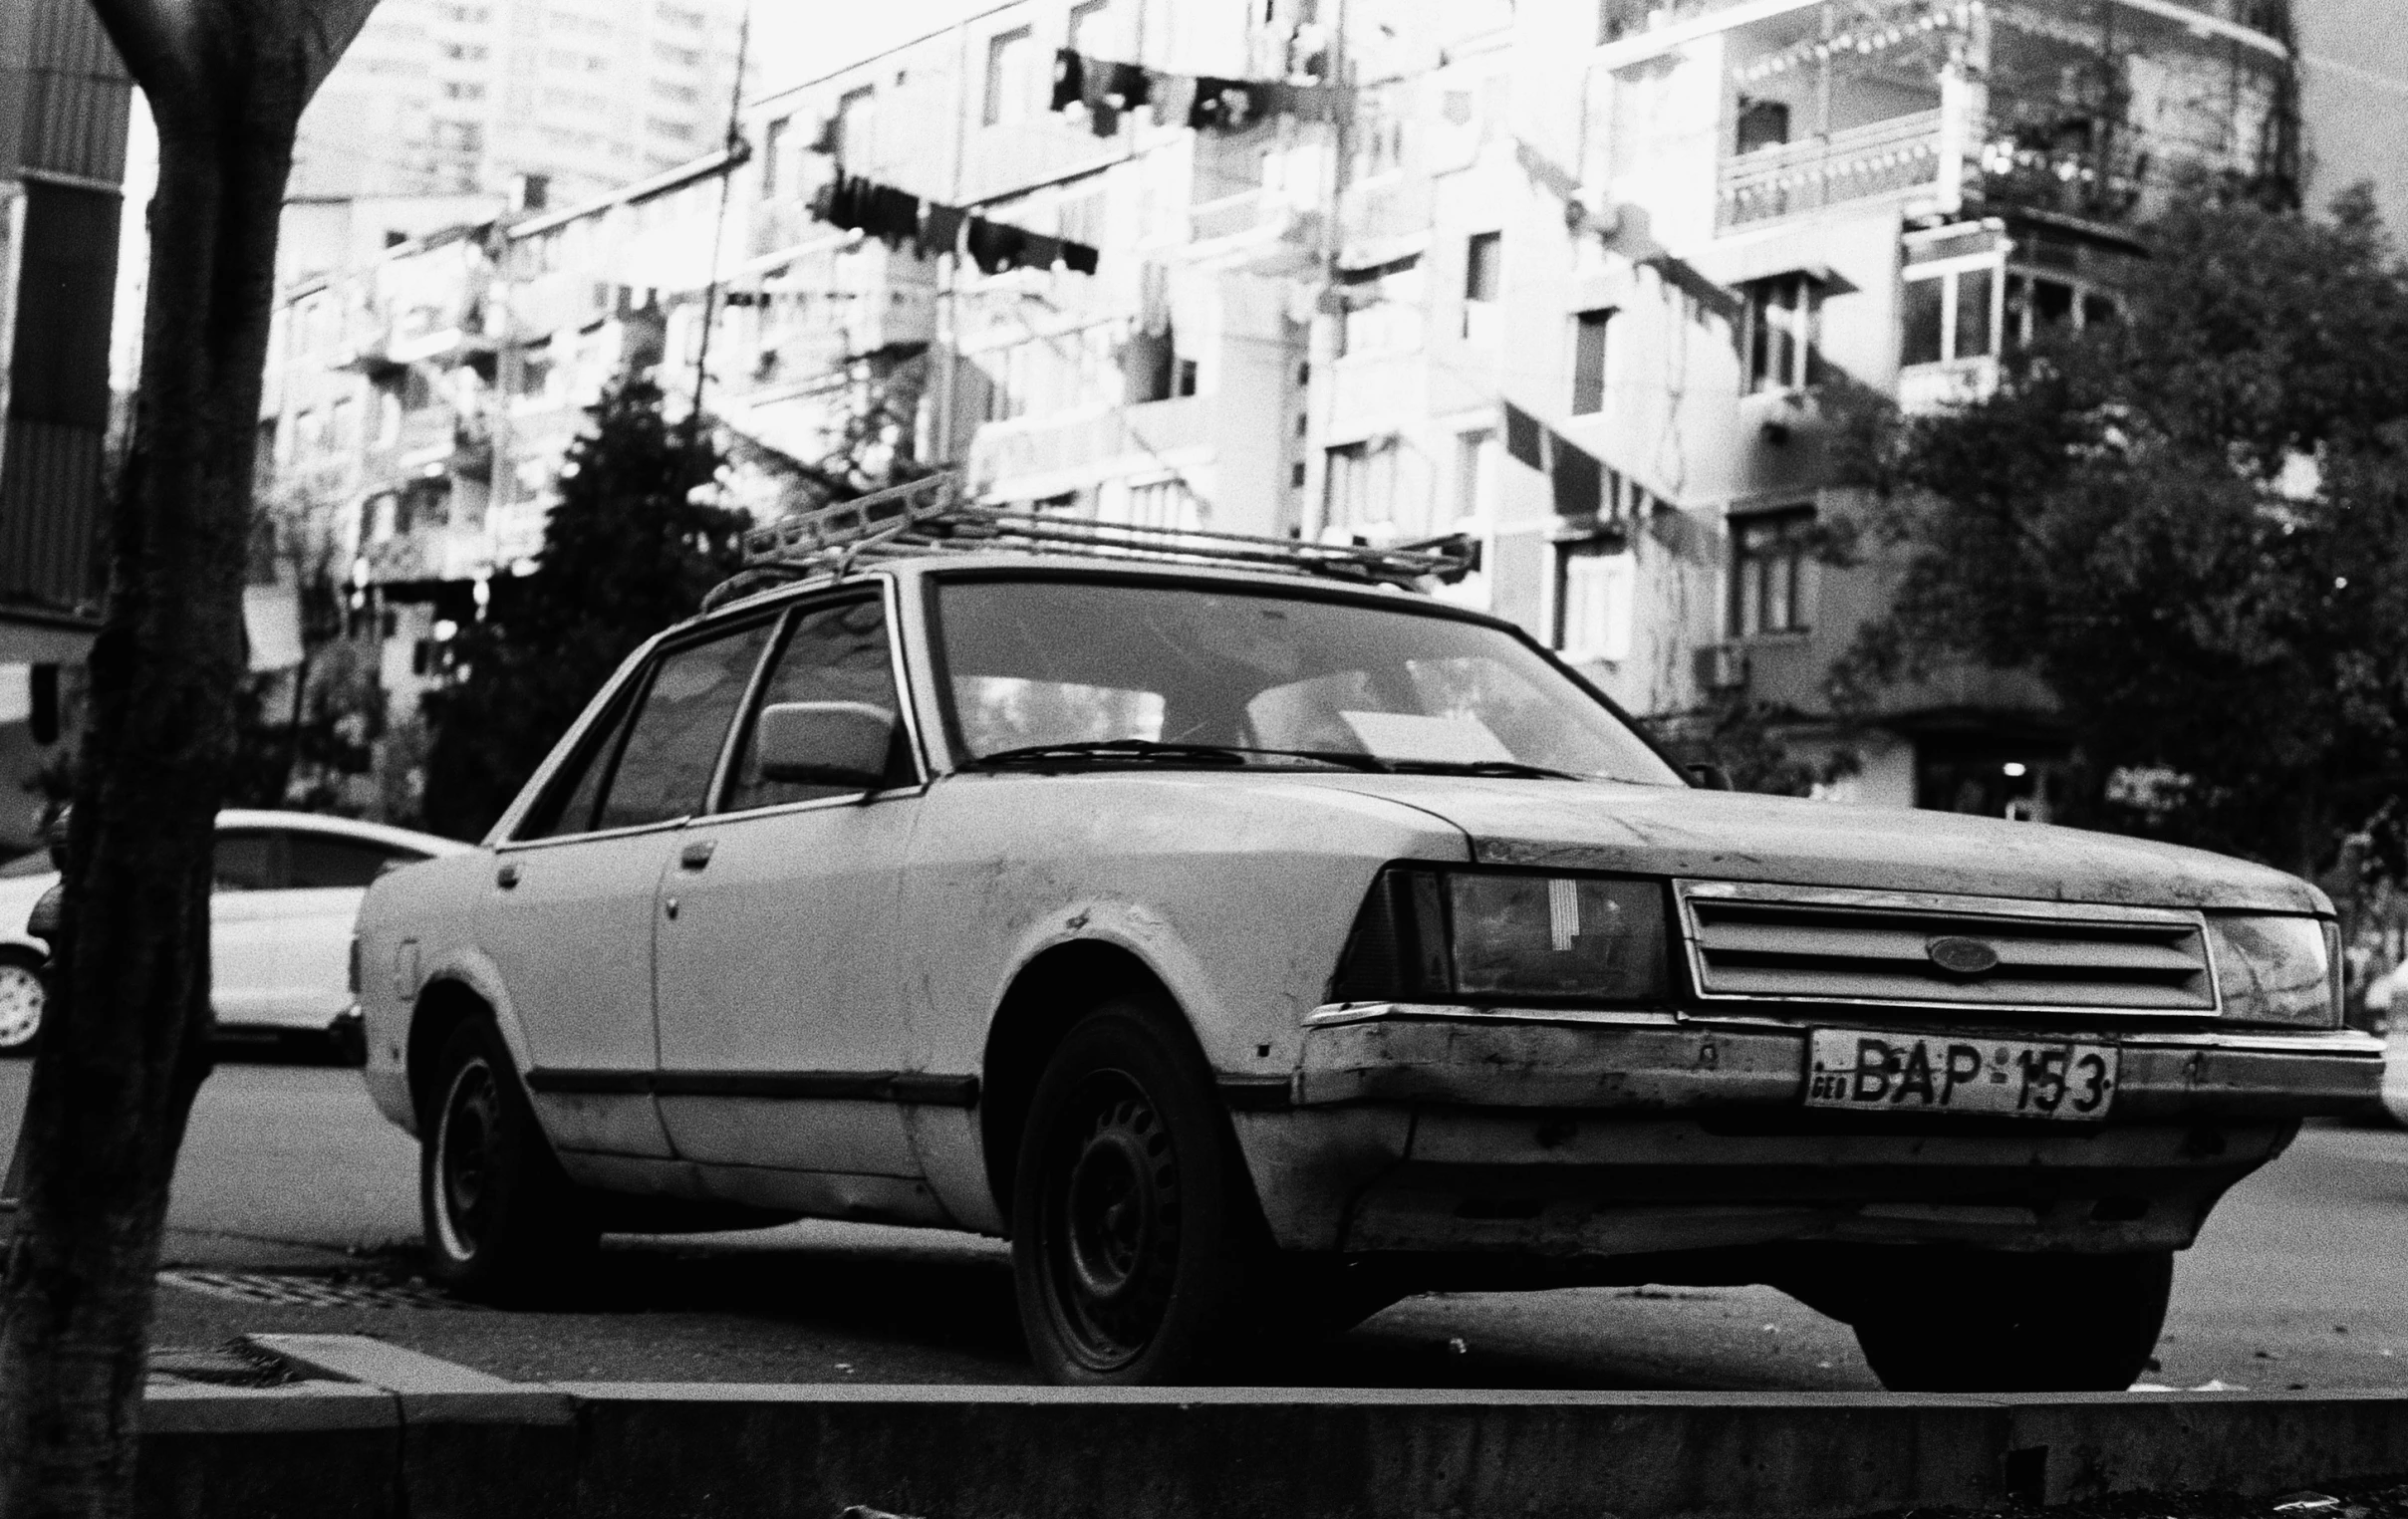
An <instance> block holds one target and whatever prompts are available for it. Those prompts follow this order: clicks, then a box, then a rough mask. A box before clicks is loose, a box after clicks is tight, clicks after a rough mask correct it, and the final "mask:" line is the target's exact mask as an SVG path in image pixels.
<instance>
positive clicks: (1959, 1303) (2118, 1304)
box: [1852, 1250, 2174, 1392]
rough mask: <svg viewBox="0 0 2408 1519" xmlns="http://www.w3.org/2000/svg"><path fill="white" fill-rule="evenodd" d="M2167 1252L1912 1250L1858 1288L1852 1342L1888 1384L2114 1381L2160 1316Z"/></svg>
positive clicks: (2008, 1386)
mask: <svg viewBox="0 0 2408 1519" xmlns="http://www.w3.org/2000/svg"><path fill="white" fill-rule="evenodd" d="M2173 1288H2174V1255H2173V1252H2171V1251H2166V1250H2157V1251H2148V1252H2143V1253H2139V1254H2130V1255H2030V1254H2021V1255H2018V1254H2009V1253H2007V1252H1999V1251H1965V1252H1949V1253H1947V1254H1942V1253H1940V1252H1936V1251H1935V1252H1933V1253H1931V1254H1930V1255H1928V1256H1926V1255H1922V1254H1920V1253H1919V1254H1918V1256H1917V1259H1916V1262H1915V1264H1914V1265H1913V1266H1911V1267H1910V1269H1909V1271H1908V1272H1902V1273H1900V1274H1899V1277H1898V1278H1893V1279H1892V1281H1891V1282H1889V1283H1885V1284H1884V1285H1883V1287H1882V1288H1881V1289H1878V1290H1876V1291H1874V1292H1872V1293H1869V1294H1868V1297H1869V1298H1870V1301H1862V1300H1860V1302H1861V1306H1859V1307H1858V1309H1857V1311H1856V1312H1855V1314H1854V1315H1853V1316H1852V1317H1853V1318H1854V1320H1855V1327H1856V1343H1857V1344H1858V1345H1860V1346H1862V1347H1863V1349H1864V1355H1865V1360H1866V1361H1867V1362H1868V1363H1870V1364H1871V1366H1872V1368H1873V1371H1874V1374H1875V1375H1877V1376H1878V1377H1880V1378H1881V1385H1882V1386H1883V1387H1885V1388H1888V1389H1890V1390H1891V1391H1892V1392H2122V1391H2123V1390H2124V1389H2126V1388H2128V1387H2130V1386H2131V1385H2132V1384H2133V1383H2134V1382H2135V1381H2136V1380H2138V1379H2139V1377H2140V1375H2141V1373H2142V1372H2143V1371H2145V1370H2146V1369H2147V1367H2148V1364H2149V1355H2150V1353H2151V1352H2152V1351H2154V1350H2155V1349H2156V1348H2157V1335H2158V1331H2159V1330H2160V1329H2162V1328H2163V1327H2164V1326H2165V1320H2166V1302H2167V1299H2168V1298H2169V1297H2170V1296H2171V1295H2172V1293H2173Z"/></svg>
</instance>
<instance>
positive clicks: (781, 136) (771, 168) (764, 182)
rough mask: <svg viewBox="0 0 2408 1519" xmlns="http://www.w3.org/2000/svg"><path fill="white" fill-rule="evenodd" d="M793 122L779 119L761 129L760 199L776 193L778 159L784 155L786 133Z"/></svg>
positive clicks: (788, 119)
mask: <svg viewBox="0 0 2408 1519" xmlns="http://www.w3.org/2000/svg"><path fill="white" fill-rule="evenodd" d="M793 125H794V124H793V120H792V118H789V117H779V118H778V119H777V120H776V121H774V122H772V123H770V124H769V125H768V126H767V127H762V128H761V198H762V199H763V200H767V199H768V198H769V197H770V196H772V195H775V194H776V193H777V170H778V159H780V158H782V157H784V156H785V153H786V131H787V128H788V127H792V126H793Z"/></svg>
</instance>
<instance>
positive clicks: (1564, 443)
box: [1502, 400, 1655, 520]
mask: <svg viewBox="0 0 2408 1519" xmlns="http://www.w3.org/2000/svg"><path fill="white" fill-rule="evenodd" d="M1502 405H1503V408H1504V433H1505V457H1507V458H1509V459H1512V460H1514V461H1515V462H1516V463H1521V464H1527V465H1529V466H1530V467H1531V468H1532V469H1535V470H1537V471H1539V472H1540V473H1541V474H1543V475H1545V476H1546V477H1547V484H1548V486H1549V488H1550V489H1551V491H1552V493H1553V495H1554V498H1555V515H1557V516H1558V517H1585V518H1596V519H1600V520H1603V519H1619V518H1622V517H1625V516H1629V515H1636V514H1638V513H1639V512H1640V510H1641V508H1642V507H1643V506H1645V504H1646V503H1648V502H1649V501H1652V500H1654V499H1655V498H1654V497H1653V496H1651V495H1650V494H1649V493H1648V491H1647V488H1646V487H1645V486H1643V485H1641V484H1640V483H1639V482H1638V481H1636V480H1632V479H1630V478H1628V477H1626V476H1625V475H1623V474H1622V473H1621V471H1619V470H1616V469H1614V468H1612V467H1610V466H1609V465H1607V464H1606V462H1605V461H1604V460H1603V459H1600V458H1598V457H1597V456H1596V455H1595V454H1593V453H1591V452H1589V451H1588V450H1587V449H1585V448H1583V447H1581V446H1580V445H1579V444H1578V443H1575V442H1573V441H1572V440H1571V439H1570V438H1567V437H1565V436H1564V435H1563V434H1562V433H1560V432H1557V431H1556V430H1555V429H1554V428H1552V427H1550V426H1548V425H1547V424H1546V423H1544V422H1542V421H1540V420H1539V419H1538V418H1537V417H1535V416H1533V415H1531V414H1530V413H1529V412H1527V411H1524V410H1523V409H1522V408H1521V407H1519V406H1517V405H1515V404H1513V402H1511V401H1509V400H1508V401H1505V402H1502Z"/></svg>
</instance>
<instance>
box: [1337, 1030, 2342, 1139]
mask: <svg viewBox="0 0 2408 1519" xmlns="http://www.w3.org/2000/svg"><path fill="white" fill-rule="evenodd" d="M1830 1021H1831V1022H1834V1023H1848V1024H1861V1022H1862V1019H1861V1017H1859V1018H1857V1019H1853V1020H1851V1019H1845V1018H1835V1019H1832V1020H1830ZM1965 1032H1968V1033H1979V1034H1986V1035H1998V1036H2000V1037H2004V1038H2011V1039H2041V1038H2046V1037H2048V1035H2047V1033H2046V1032H2044V1031H2039V1030H2034V1029H2030V1028H2022V1029H2010V1028H1979V1029H1967V1030H1965ZM2079 1037H2080V1038H2082V1039H2083V1040H2084V1041H2086V1042H2089V1043H2111V1044H2114V1045H2116V1046H2118V1047H2119V1049H2120V1052H2121V1053H2120V1062H2121V1071H2120V1074H2119V1077H2118V1081H2117V1091H2116V1097H2115V1105H2114V1109H2113V1113H2112V1117H2113V1120H2114V1122H2116V1123H2118V1124H2122V1123H2127V1122H2136V1121H2167V1120H2189V1119H2204V1118H2215V1119H2267V1118H2308V1117H2313V1116H2316V1115H2321V1114H2342V1113H2348V1112H2351V1111H2353V1110H2355V1109H2358V1108H2361V1107H2363V1106H2364V1105H2365V1104H2366V1103H2367V1102H2369V1101H2371V1100H2372V1099H2373V1098H2374V1097H2375V1096H2376V1094H2377V1093H2378V1091H2379V1090H2380V1089H2381V1086H2382V1080H2383V1046H2382V1043H2381V1041H2379V1040H2376V1039H2374V1038H2372V1037H2370V1036H2368V1035H2366V1034H2362V1033H2359V1032H2358V1031H2357V1030H2355V1029H2334V1030H2330V1031H2320V1032H2314V1033H2298V1034H2291V1033H2259V1032H2245V1031H2217V1032H2213V1033H2155V1032H2142V1033H2114V1034H2104V1035H2102V1034H2099V1033H2096V1032H2092V1031H2084V1032H2082V1033H2081V1034H2080V1036H2079ZM1806 1044H1807V1029H1806V1026H1805V1025H1804V1024H1802V1023H1792V1022H1789V1021H1786V1020H1782V1021H1774V1020H1770V1019H1764V1020H1746V1019H1737V1018H1716V1019H1709V1020H1692V1019H1685V1018H1682V1017H1680V1016H1678V1015H1676V1014H1673V1013H1658V1012H1628V1013H1623V1012H1604V1013H1583V1012H1559V1011H1552V1010H1548V1011H1538V1010H1531V1011H1512V1010H1492V1009H1474V1008H1468V1007H1451V1006H1433V1005H1426V1004H1414V1003H1372V1004H1340V1005H1337V1006H1332V1007H1325V1008H1321V1009H1319V1010H1317V1011H1315V1012H1314V1013H1312V1014H1311V1015H1310V1016H1309V1017H1307V1018H1306V1019H1305V1021H1304V1051H1303V1057H1302V1060H1301V1061H1300V1062H1299V1064H1298V1068H1297V1071H1296V1074H1295V1076H1294V1079H1293V1080H1292V1082H1291V1084H1290V1089H1289V1091H1290V1097H1291V1100H1292V1101H1293V1102H1294V1103H1295V1104H1296V1105H1297V1106H1298V1107H1322V1106H1326V1105H1330V1104H1337V1103H1355V1102H1410V1103H1438V1104H1455V1105H1466V1106H1472V1107H1502V1108H1592V1109H1611V1110H1615V1111H1617V1112H1621V1113H1629V1114H1638V1113H1681V1112H1693V1111H1697V1110H1702V1109H1717V1108H1766V1109H1793V1108H1798V1107H1799V1106H1800V1105H1801V1104H1802V1102H1803V1100H1804V1095H1805V1090H1806V1064H1807V1058H1806Z"/></svg>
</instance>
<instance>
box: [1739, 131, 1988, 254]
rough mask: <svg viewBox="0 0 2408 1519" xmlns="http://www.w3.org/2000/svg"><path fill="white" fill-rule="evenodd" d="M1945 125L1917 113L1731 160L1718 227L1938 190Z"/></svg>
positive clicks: (1760, 149) (1758, 151) (1757, 150)
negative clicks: (1924, 188) (1925, 187)
mask: <svg viewBox="0 0 2408 1519" xmlns="http://www.w3.org/2000/svg"><path fill="white" fill-rule="evenodd" d="M1940 117H1941V114H1940V113H1939V112H1937V111H1924V112H1918V113H1916V114H1915V115H1913V116H1903V117H1895V118H1892V119H1891V120H1889V121H1886V122H1874V123H1872V124H1870V125H1868V126H1864V127H1849V128H1848V129H1847V130H1846V131H1835V132H1833V133H1831V134H1830V135H1829V136H1827V137H1813V138H1809V139H1807V140H1805V141H1803V142H1790V143H1787V144H1785V145H1783V146H1780V147H1764V148H1758V149H1756V150H1755V151H1754V152H1751V153H1747V154H1744V155H1742V156H1738V157H1732V158H1726V159H1724V160H1723V171H1722V184H1721V187H1720V188H1721V198H1720V202H1719V205H1718V214H1717V223H1718V225H1720V226H1722V227H1724V228H1726V229H1728V228H1731V227H1739V226H1746V225H1748V224H1749V223H1752V222H1759V221H1771V220H1773V219H1775V218H1777V217H1782V216H1797V215H1800V214H1803V213H1805V212H1808V211H1817V210H1820V209H1822V208H1823V207H1825V206H1829V205H1836V204H1838V203H1840V202H1842V201H1848V200H1861V199H1863V198H1865V197H1867V196H1870V195H1886V194H1891V193H1894V192H1896V191H1899V190H1904V189H1912V188H1914V187H1915V186H1916V185H1919V184H1931V183H1934V182H1936V181H1937V180H1938V179H1939V178H1940V137H1941V132H1940Z"/></svg>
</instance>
